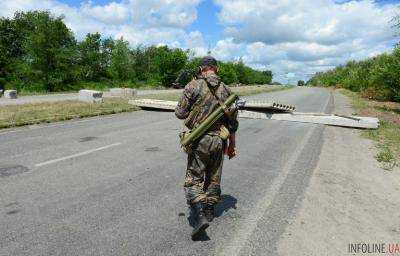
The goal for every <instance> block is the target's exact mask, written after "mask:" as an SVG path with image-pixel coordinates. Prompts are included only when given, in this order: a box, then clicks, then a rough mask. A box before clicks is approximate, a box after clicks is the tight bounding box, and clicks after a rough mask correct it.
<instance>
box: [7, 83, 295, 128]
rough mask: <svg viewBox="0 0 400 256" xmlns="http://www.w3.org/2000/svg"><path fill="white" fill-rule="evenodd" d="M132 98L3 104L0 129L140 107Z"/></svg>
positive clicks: (175, 95) (168, 95) (250, 90)
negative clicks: (102, 100)
mask: <svg viewBox="0 0 400 256" xmlns="http://www.w3.org/2000/svg"><path fill="white" fill-rule="evenodd" d="M290 88H292V87H288V86H285V87H282V86H273V87H272V86H243V87H232V90H233V91H234V92H235V93H237V94H238V95H239V96H247V95H252V94H258V93H265V92H273V91H280V90H285V89H290ZM180 96H181V92H176V91H172V92H165V91H164V92H162V93H158V94H157V93H155V94H148V95H142V96H139V98H149V99H160V100H172V101H177V100H179V98H180ZM128 100H129V99H123V98H104V102H103V103H93V104H91V103H84V102H79V101H72V100H69V101H60V102H46V103H32V104H23V105H10V106H2V107H1V108H0V129H4V128H11V127H17V126H23V125H32V124H39V123H51V122H57V121H65V120H70V119H78V118H85V117H92V116H100V115H109V114H116V113H122V112H132V111H136V110H139V109H140V108H138V107H136V106H133V105H130V104H129V103H128Z"/></svg>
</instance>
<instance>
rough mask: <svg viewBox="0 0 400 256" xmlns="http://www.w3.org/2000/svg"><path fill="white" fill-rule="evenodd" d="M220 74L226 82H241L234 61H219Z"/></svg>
mask: <svg viewBox="0 0 400 256" xmlns="http://www.w3.org/2000/svg"><path fill="white" fill-rule="evenodd" d="M219 75H220V77H221V79H222V82H224V83H225V84H233V83H237V82H239V79H238V76H237V75H236V70H235V65H234V64H233V63H232V62H228V63H223V62H220V63H219Z"/></svg>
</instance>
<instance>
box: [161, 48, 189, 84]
mask: <svg viewBox="0 0 400 256" xmlns="http://www.w3.org/2000/svg"><path fill="white" fill-rule="evenodd" d="M187 59H188V56H187V53H186V52H184V51H182V50H181V49H169V48H168V47H167V46H163V47H159V48H158V54H157V56H156V58H155V63H156V66H157V68H158V73H159V76H160V81H161V83H162V85H163V86H165V87H170V86H171V85H172V84H173V82H174V81H175V79H176V78H177V77H178V74H179V71H180V70H182V69H183V68H184V67H185V65H186V62H187Z"/></svg>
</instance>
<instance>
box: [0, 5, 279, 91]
mask: <svg viewBox="0 0 400 256" xmlns="http://www.w3.org/2000/svg"><path fill="white" fill-rule="evenodd" d="M199 63H200V59H199V58H194V57H193V54H192V52H191V51H190V50H183V49H179V48H170V47H168V46H137V47H134V48H132V47H130V46H129V44H128V42H127V41H125V40H124V39H123V38H120V39H116V40H115V39H112V38H104V37H102V36H101V34H100V33H93V34H87V36H86V37H85V38H84V40H82V41H80V42H78V41H77V39H76V38H75V37H74V34H73V33H72V32H71V30H70V29H69V28H68V27H67V26H66V24H65V23H64V21H63V17H62V16H59V17H56V16H53V15H52V14H51V13H50V12H47V11H30V12H16V13H15V14H14V17H13V18H0V87H6V88H9V89H17V90H19V91H26V92H55V91H71V90H78V89H81V88H92V87H95V88H96V89H105V88H107V87H111V86H124V87H140V86H164V87H171V86H173V84H176V82H179V83H180V84H181V85H185V84H186V83H187V82H189V81H190V80H191V79H192V77H193V75H195V73H196V70H197V67H198V65H199ZM219 68H220V75H221V78H222V80H223V82H225V83H226V84H233V83H242V84H267V83H270V82H271V80H272V73H271V71H268V70H267V71H258V70H255V69H252V68H250V67H248V66H246V65H245V64H244V63H243V62H242V61H238V62H219Z"/></svg>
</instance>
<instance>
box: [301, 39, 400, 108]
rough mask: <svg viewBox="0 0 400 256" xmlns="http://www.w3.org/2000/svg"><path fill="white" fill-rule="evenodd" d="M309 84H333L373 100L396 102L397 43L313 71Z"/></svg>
mask: <svg viewBox="0 0 400 256" xmlns="http://www.w3.org/2000/svg"><path fill="white" fill-rule="evenodd" d="M307 84H308V85H311V86H335V87H341V88H346V89H349V90H351V91H355V92H361V94H362V95H363V96H364V97H368V98H371V99H375V100H389V101H397V102H400V46H397V47H395V48H394V50H393V51H392V52H391V53H384V54H381V55H378V56H376V57H373V58H369V59H366V60H362V61H349V62H347V63H346V64H345V65H341V66H338V67H336V68H334V69H332V70H328V71H326V72H320V73H317V74H316V75H315V76H313V77H312V78H311V79H310V80H309V81H308V82H307Z"/></svg>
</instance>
